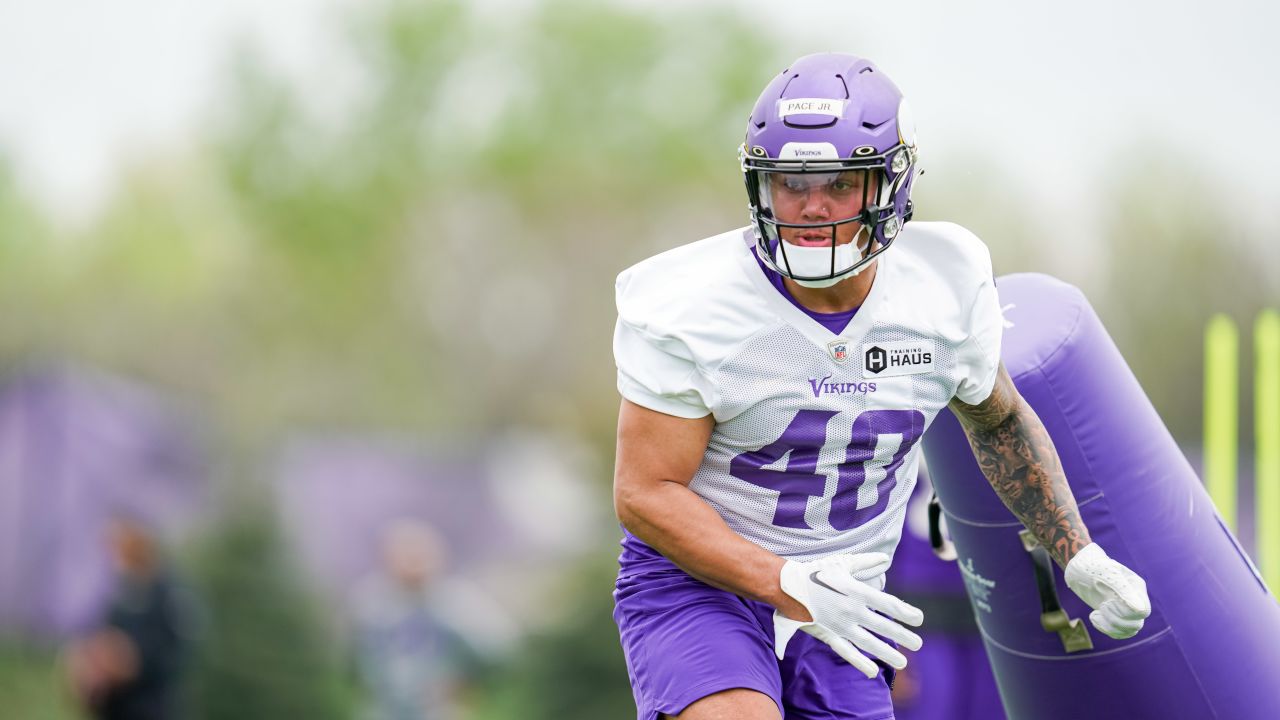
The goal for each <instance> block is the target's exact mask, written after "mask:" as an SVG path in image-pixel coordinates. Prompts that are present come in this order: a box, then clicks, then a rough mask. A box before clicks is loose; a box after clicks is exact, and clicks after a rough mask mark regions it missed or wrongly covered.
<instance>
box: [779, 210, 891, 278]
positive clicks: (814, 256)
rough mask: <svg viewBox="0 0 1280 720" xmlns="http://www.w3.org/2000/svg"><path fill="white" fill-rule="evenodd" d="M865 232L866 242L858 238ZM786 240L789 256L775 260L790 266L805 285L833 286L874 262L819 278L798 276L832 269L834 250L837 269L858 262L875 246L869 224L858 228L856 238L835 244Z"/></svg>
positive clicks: (791, 271) (811, 274)
mask: <svg viewBox="0 0 1280 720" xmlns="http://www.w3.org/2000/svg"><path fill="white" fill-rule="evenodd" d="M863 233H867V242H866V244H865V245H860V244H859V243H858V240H859V238H861V237H862V235H863ZM782 242H785V241H782ZM786 244H787V247H786V250H785V252H786V259H785V260H784V259H783V258H782V257H777V258H775V260H776V262H777V263H778V265H779V266H780V267H786V268H787V269H788V271H789V272H790V273H791V276H792V277H791V279H792V280H793V281H794V282H795V283H796V284H797V285H800V286H802V287H807V288H827V287H831V286H832V285H835V284H837V283H840V282H843V281H845V280H848V279H849V278H851V277H854V276H855V275H857V274H859V273H861V272H862V271H863V270H866V269H867V268H868V267H869V266H870V265H871V263H867V264H865V265H862V266H861V267H858V268H857V269H856V270H852V271H849V272H845V273H843V274H837V275H835V276H834V277H829V278H822V279H818V280H800V279H798V278H796V277H795V276H796V275H809V276H813V275H821V274H823V273H829V272H831V265H832V263H831V256H832V253H834V254H835V260H836V262H835V266H836V268H837V273H839V268H840V267H841V266H843V267H846V268H847V267H852V266H853V265H856V264H857V263H858V262H860V261H861V260H862V259H863V258H865V257H866V255H867V251H868V250H869V249H870V248H871V239H870V231H868V230H867V227H866V225H863V226H862V227H860V228H858V234H857V235H854V237H853V240H852V241H851V242H848V243H845V244H843V245H836V246H834V247H831V246H827V247H805V246H803V245H793V244H791V243H786ZM779 248H781V242H780V243H779ZM855 251H856V253H855ZM782 252H784V251H783V250H781V249H780V250H779V251H778V253H777V254H778V255H781V254H782Z"/></svg>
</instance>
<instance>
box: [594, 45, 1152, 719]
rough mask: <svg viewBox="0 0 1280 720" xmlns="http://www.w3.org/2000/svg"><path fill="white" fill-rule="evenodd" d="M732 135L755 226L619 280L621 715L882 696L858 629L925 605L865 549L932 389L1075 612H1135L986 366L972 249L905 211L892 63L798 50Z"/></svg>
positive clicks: (880, 552)
mask: <svg viewBox="0 0 1280 720" xmlns="http://www.w3.org/2000/svg"><path fill="white" fill-rule="evenodd" d="M740 154H741V158H742V167H743V171H744V176H745V180H746V185H747V192H748V197H749V201H750V208H751V215H752V225H751V227H750V228H748V229H747V230H734V231H730V232H728V233H724V234H722V235H718V236H715V237H712V238H708V239H706V240H703V241H700V242H697V243H693V244H691V245H686V246H683V247H679V248H676V249H674V250H671V251H668V252H666V253H663V254H661V255H658V256H656V257H653V258H650V259H649V260H646V261H644V262H641V263H639V264H638V265H636V266H634V267H632V268H630V269H628V270H627V271H625V272H623V273H622V274H621V275H620V276H619V278H618V283H617V300H618V314H619V319H618V324H617V328H616V331H615V337H614V353H615V359H616V361H617V364H618V386H619V390H620V392H621V393H622V395H623V402H622V408H621V411H620V416H619V425H618V454H617V467H616V473H615V507H616V510H617V513H618V516H619V519H620V520H621V522H622V524H623V526H624V528H625V531H626V532H625V535H624V539H623V553H622V557H621V558H620V564H621V568H620V571H619V577H618V584H617V590H616V592H615V599H616V609H615V619H616V620H617V622H618V626H619V631H620V634H621V639H622V644H623V648H624V651H625V653H626V658H627V665H628V670H629V672H630V676H631V682H632V688H633V691H634V694H635V698H636V703H637V707H638V713H639V717H640V718H653V717H656V716H660V715H664V716H679V717H681V718H694V719H695V720H696V719H697V718H713V717H733V718H761V719H763V718H778V717H780V716H781V715H782V714H785V715H786V717H788V718H804V717H833V716H834V717H848V718H868V719H871V718H876V719H880V718H888V717H892V707H891V704H890V701H889V689H888V684H887V682H886V679H887V678H891V672H892V671H891V670H888V668H884V673H881V667H880V666H878V665H877V664H876V662H873V660H872V659H871V658H875V660H876V661H878V662H880V663H882V664H885V665H888V666H892V667H897V668H900V667H903V666H904V665H905V662H906V661H905V658H904V657H903V656H902V654H901V653H899V652H898V651H897V650H896V649H894V647H892V646H891V645H890V644H889V643H886V642H884V641H883V640H881V639H880V638H878V637H876V636H877V635H879V636H881V637H883V638H886V639H888V640H890V641H893V642H896V643H899V644H902V645H904V646H906V647H908V648H911V649H916V648H918V647H919V645H920V639H919V636H917V635H916V634H915V633H914V632H912V631H910V630H909V629H907V628H906V627H904V625H919V624H920V623H921V621H922V616H921V613H920V611H919V610H917V609H915V608H913V607H911V606H909V605H907V604H906V603H904V602H902V601H901V600H899V599H897V598H895V597H892V596H890V595H887V594H885V593H884V592H882V588H883V586H884V572H885V570H887V568H888V567H889V563H890V557H891V555H892V552H893V549H894V547H895V546H896V544H897V541H898V538H899V536H900V534H901V529H902V522H903V514H904V511H905V506H906V502H907V499H908V496H909V495H910V491H911V484H912V482H913V478H914V477H915V474H916V465H917V462H918V456H919V452H918V451H919V440H920V438H921V436H922V435H923V433H924V430H925V428H926V427H927V426H928V424H929V423H930V422H931V421H932V419H933V417H934V416H935V415H936V414H937V412H938V411H939V410H941V409H942V407H943V406H946V405H950V407H951V408H952V409H953V411H954V412H955V413H956V414H957V415H958V416H959V418H960V419H961V422H962V423H963V424H964V426H965V428H966V431H967V433H968V435H969V438H970V441H971V444H972V446H973V449H974V454H975V456H976V458H977V459H978V462H979V464H980V466H981V467H982V468H983V470H984V472H985V473H986V475H987V477H988V478H989V479H990V481H991V483H992V485H993V487H994V488H995V490H996V492H997V493H999V495H1000V496H1001V498H1002V499H1003V500H1004V501H1005V503H1006V504H1007V505H1008V506H1009V507H1010V509H1011V510H1012V511H1013V512H1014V513H1015V514H1016V515H1017V516H1018V517H1019V519H1021V520H1022V521H1023V523H1024V524H1026V525H1027V527H1028V528H1029V529H1030V530H1031V531H1032V532H1033V533H1035V535H1036V536H1037V537H1038V538H1039V539H1040V541H1041V542H1042V543H1043V544H1044V545H1045V546H1046V547H1047V548H1049V550H1050V553H1051V554H1052V555H1053V557H1054V558H1055V559H1056V560H1057V561H1058V562H1059V563H1060V564H1062V565H1063V566H1064V567H1065V568H1066V575H1067V581H1068V584H1069V585H1070V587H1071V588H1072V589H1073V590H1074V591H1075V592H1077V594H1080V595H1081V597H1082V599H1084V600H1085V601H1086V602H1087V603H1089V604H1090V605H1091V606H1092V607H1093V608H1095V612H1094V613H1093V614H1092V615H1091V620H1092V622H1093V623H1094V625H1095V626H1096V627H1098V628H1099V629H1100V630H1102V631H1103V632H1105V633H1107V634H1109V635H1111V636H1113V637H1129V636H1132V635H1133V634H1134V633H1136V632H1137V631H1138V630H1139V629H1140V628H1141V626H1142V621H1143V618H1145V617H1146V616H1147V615H1148V614H1149V613H1150V604H1149V601H1148V599H1147V596H1146V590H1145V585H1144V583H1143V582H1142V580H1141V578H1139V577H1137V576H1136V575H1135V574H1133V573H1132V572H1131V571H1129V570H1128V569H1127V568H1125V567H1123V566H1122V565H1120V564H1119V563H1116V562H1115V561H1113V560H1111V559H1110V558H1108V557H1107V556H1106V553H1105V552H1103V551H1102V549H1101V548H1100V547H1098V546H1097V545H1096V544H1094V543H1091V541H1090V537H1089V532H1088V530H1087V528H1086V527H1085V526H1084V524H1083V523H1082V522H1081V519H1080V515H1079V512H1078V510H1077V508H1076V503H1075V500H1074V498H1073V497H1072V495H1071V492H1070V489H1069V488H1068V485H1067V483H1066V479H1065V478H1064V477H1063V474H1062V469H1061V465H1060V463H1059V461H1058V458H1057V453H1056V451H1055V450H1054V448H1053V443H1052V441H1051V440H1050V438H1049V437H1048V435H1047V433H1046V432H1045V430H1044V427H1043V425H1042V424H1041V422H1040V421H1039V419H1038V418H1037V417H1036V415H1035V413H1034V412H1033V411H1032V410H1031V408H1030V407H1029V406H1028V405H1027V404H1026V403H1025V402H1024V401H1023V400H1022V398H1021V397H1020V396H1019V394H1018V392H1017V390H1016V388H1014V386H1013V383H1012V381H1011V380H1010V378H1009V376H1008V374H1007V373H1006V372H1004V370H1003V367H1002V366H1001V365H1000V362H999V357H1000V352H999V351H1000V334H1001V317H1000V311H999V303H998V300H997V297H996V291H995V286H994V281H993V279H992V274H991V264H990V258H989V256H988V254H987V251H986V248H985V246H984V245H983V244H982V243H981V241H979V240H978V239H977V238H976V237H974V236H973V235H972V234H970V233H968V232H967V231H965V230H963V229H962V228H960V227H957V226H955V225H951V224H946V223H918V222H917V223H912V224H911V225H907V224H906V223H907V221H908V220H909V219H910V217H911V214H912V206H911V190H912V184H913V181H914V178H915V175H916V169H917V164H916V160H917V148H916V141H915V131H914V125H913V122H912V120H911V116H910V112H909V109H908V107H907V105H906V103H905V102H904V101H903V99H902V96H901V94H900V93H899V92H898V90H897V88H896V87H895V86H894V85H893V83H892V82H891V81H890V80H889V79H888V78H887V77H885V76H884V74H883V73H881V72H880V71H879V70H878V69H877V68H876V67H875V66H874V65H872V64H871V63H869V62H867V61H866V60H862V59H860V58H856V57H852V56H848V55H838V54H824V55H812V56H808V57H805V58H801V59H800V60H798V61H797V62H796V63H794V64H793V65H792V66H791V67H790V68H788V69H787V70H785V71H784V72H783V73H781V74H780V75H779V76H778V77H776V78H775V79H774V80H773V82H771V83H770V84H769V86H768V87H766V88H765V91H764V93H763V94H762V95H761V97H760V99H759V100H758V101H757V103H756V106H755V108H754V110H753V112H752V115H751V118H750V121H749V123H748V127H747V137H746V141H745V142H744V144H743V146H742V150H741V153H740ZM891 246H895V247H896V248H897V249H895V250H894V251H893V252H892V253H887V254H885V253H886V251H887V250H888V249H889V248H890V247H891ZM797 630H803V631H804V634H797V632H796V631H797ZM868 655H869V656H871V658H868V657H867V656H868Z"/></svg>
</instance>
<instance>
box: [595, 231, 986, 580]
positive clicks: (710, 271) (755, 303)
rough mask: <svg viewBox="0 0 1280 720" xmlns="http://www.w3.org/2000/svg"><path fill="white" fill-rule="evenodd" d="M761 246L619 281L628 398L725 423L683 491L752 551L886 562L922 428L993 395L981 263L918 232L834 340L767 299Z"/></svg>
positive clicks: (628, 274) (687, 252) (623, 386)
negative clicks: (946, 411) (951, 408)
mask: <svg viewBox="0 0 1280 720" xmlns="http://www.w3.org/2000/svg"><path fill="white" fill-rule="evenodd" d="M754 245H755V243H754V237H753V235H752V234H751V233H750V231H748V230H741V229H740V230H734V231H731V232H728V233H724V234H722V235H717V236H715V237H711V238H707V239H705V240H701V241H699V242H695V243H692V244H689V245H685V246H682V247H678V248H675V249H673V250H670V251H667V252H664V253H662V254H660V255H656V256H654V257H652V258H649V259H648V260H645V261H643V262H641V263H639V264H637V265H635V266H633V267H631V268H629V269H627V270H625V271H624V272H623V273H622V274H620V275H619V276H618V281H617V302H618V323H617V328H616V330H615V333H614V341H613V350H614V356H615V359H616V361H617V365H618V390H619V391H620V392H621V393H622V395H623V397H625V398H626V399H628V400H630V401H631V402H634V403H636V404H638V405H642V406H644V407H647V408H650V409H653V410H657V411H659V412H663V413H667V414H670V415H676V416H679V417H687V418H698V417H704V416H706V415H707V414H711V415H714V416H715V420H716V425H715V430H714V431H713V433H712V435H711V440H710V442H709V444H708V445H707V451H706V454H705V456H704V457H703V460H702V465H701V467H700V468H699V469H698V471H697V473H696V474H695V476H694V478H693V480H692V482H691V483H690V485H689V487H690V489H692V490H693V491H694V492H695V493H697V494H698V495H699V496H701V497H702V498H703V499H704V500H706V501H707V502H708V503H709V504H710V505H711V506H712V507H713V508H715V509H716V511H717V512H719V513H720V516H721V517H722V518H724V521H725V522H726V523H727V524H728V525H729V527H730V528H732V529H733V530H735V531H736V532H738V533H739V534H741V535H742V536H743V537H745V538H747V539H748V540H751V541H752V542H755V543H756V544H758V545H760V546H762V547H764V548H765V549H767V550H769V551H771V552H773V553H776V554H778V555H781V556H783V557H787V558H793V559H801V560H808V559H813V558H817V557H822V556H825V555H830V554H832V553H836V552H847V551H854V552H884V553H888V554H890V555H892V553H893V550H894V548H895V547H896V546H897V544H898V539H899V537H900V535H901V532H902V523H903V518H904V515H905V512H906V506H907V500H908V498H909V497H910V496H911V489H912V486H913V485H914V484H915V477H916V467H917V464H918V462H919V457H920V437H921V435H923V434H924V431H925V428H927V427H928V426H929V423H930V422H932V421H933V418H934V416H935V415H937V413H938V411H939V410H941V409H942V408H943V407H944V406H945V405H946V404H947V403H948V402H949V401H950V400H951V398H952V397H958V398H959V399H960V400H962V401H963V402H966V403H969V404H977V403H979V402H981V401H983V400H985V399H986V398H987V396H988V395H990V394H991V388H992V386H993V385H994V383H995V377H996V370H997V368H998V366H999V359H1000V336H1001V332H1002V322H1003V321H1002V318H1001V315H1000V304H999V301H998V299H997V297H996V290H995V283H994V280H993V279H992V276H991V257H990V255H989V253H988V252H987V248H986V246H985V245H983V243H982V241H981V240H979V239H978V238H977V237H975V236H974V235H973V234H972V233H970V232H968V231H967V230H965V229H964V228H961V227H959V226H957V225H953V224H950V223H937V222H912V223H909V224H907V225H906V227H905V228H904V229H903V230H902V232H901V233H900V234H899V236H898V238H897V239H896V240H895V241H894V243H893V245H892V246H891V247H890V248H889V249H888V250H886V251H885V252H884V253H883V254H881V255H880V256H879V257H878V259H877V263H878V267H877V270H876V277H875V280H874V282H873V283H872V286H871V291H870V294H869V295H868V296H867V298H866V300H865V302H863V304H862V307H861V308H860V309H859V310H858V313H857V315H855V316H854V318H853V320H852V321H851V322H850V323H849V325H848V326H847V327H846V328H845V330H844V331H843V332H841V333H840V334H839V335H834V334H832V333H831V332H830V331H829V330H827V328H825V327H823V326H822V325H821V324H820V323H818V322H817V321H816V320H814V319H813V318H811V317H809V316H808V315H806V314H805V313H804V312H803V311H801V310H800V309H799V308H797V307H796V306H795V305H793V304H792V303H791V302H790V301H789V300H788V299H787V298H785V297H783V295H782V294H781V293H779V292H778V290H777V289H776V288H775V287H774V286H773V285H772V284H770V282H769V278H768V277H766V275H765V272H764V270H762V268H761V267H760V265H759V264H758V262H757V260H756V258H755V255H754V253H753V251H752V248H753V247H754Z"/></svg>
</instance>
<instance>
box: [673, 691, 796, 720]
mask: <svg viewBox="0 0 1280 720" xmlns="http://www.w3.org/2000/svg"><path fill="white" fill-rule="evenodd" d="M659 717H660V718H664V719H665V718H672V719H673V720H782V713H781V712H779V711H778V705H777V703H775V702H774V701H773V698H771V697H769V696H768V695H765V694H764V693H761V692H757V691H755V690H747V689H744V688H734V689H732V690H723V691H721V692H718V693H714V694H712V695H708V696H706V697H704V698H702V699H701V700H698V701H697V702H695V703H693V704H692V705H690V706H689V707H687V708H685V709H684V711H683V712H681V713H680V714H679V715H659Z"/></svg>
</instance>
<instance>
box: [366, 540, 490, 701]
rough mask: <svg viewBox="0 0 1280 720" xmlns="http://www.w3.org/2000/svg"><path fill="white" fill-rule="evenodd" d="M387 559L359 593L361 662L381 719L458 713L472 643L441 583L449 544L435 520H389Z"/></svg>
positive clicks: (385, 542)
mask: <svg viewBox="0 0 1280 720" xmlns="http://www.w3.org/2000/svg"><path fill="white" fill-rule="evenodd" d="M381 545H382V564H381V565H380V566H379V567H378V568H377V569H376V570H375V571H374V572H373V573H372V574H371V575H370V576H369V577H367V578H366V579H365V580H363V581H362V582H361V584H360V586H359V587H358V588H357V591H356V598H355V614H356V617H355V623H356V628H355V632H356V638H355V644H356V663H357V666H358V667H357V669H358V672H359V675H360V679H361V682H362V683H363V684H364V686H365V688H366V689H367V690H368V692H369V696H370V697H369V699H370V701H371V703H370V707H369V708H368V717H369V718H371V719H376V720H444V719H448V718H454V717H457V715H458V712H459V708H460V705H461V703H462V701H463V699H464V691H465V685H466V682H465V681H466V676H467V666H468V656H469V654H470V652H469V649H468V647H467V645H466V644H465V642H464V641H463V639H462V636H461V635H460V634H459V633H458V632H457V631H456V630H455V629H454V628H453V627H452V626H451V625H450V624H449V622H448V621H447V620H446V617H447V615H446V614H445V613H444V612H443V611H442V609H441V604H440V602H439V601H438V598H437V597H436V596H435V589H436V586H437V584H438V581H439V579H440V576H441V573H442V572H443V569H444V564H445V558H446V554H445V546H444V542H443V540H442V538H441V537H440V535H439V534H438V533H437V532H436V531H435V529H433V528H432V527H431V526H430V525H427V524H426V523H424V522H421V521H419V520H414V519H401V520H397V521H395V522H392V523H390V524H389V525H388V526H387V527H386V528H385V530H384V532H383V535H382V543H381Z"/></svg>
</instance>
